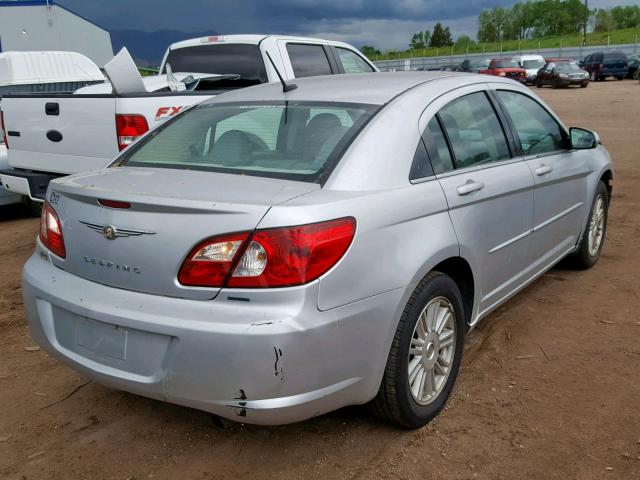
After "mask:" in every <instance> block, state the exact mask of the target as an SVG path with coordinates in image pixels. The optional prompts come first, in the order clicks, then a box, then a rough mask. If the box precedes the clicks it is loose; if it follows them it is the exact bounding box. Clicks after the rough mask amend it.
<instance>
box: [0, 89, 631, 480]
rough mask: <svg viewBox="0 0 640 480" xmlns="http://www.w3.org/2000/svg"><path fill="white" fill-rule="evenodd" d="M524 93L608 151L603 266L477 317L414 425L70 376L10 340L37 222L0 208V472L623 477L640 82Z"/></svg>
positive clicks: (555, 278)
mask: <svg viewBox="0 0 640 480" xmlns="http://www.w3.org/2000/svg"><path fill="white" fill-rule="evenodd" d="M538 92H539V93H540V94H541V95H542V96H543V98H545V99H546V100H547V101H548V102H549V103H550V105H551V106H552V108H554V109H555V111H556V112H557V113H558V114H559V115H560V116H561V117H562V118H563V119H564V120H565V122H566V123H567V124H568V125H580V126H583V127H587V128H591V129H594V130H596V131H598V132H599V133H600V135H601V137H602V140H603V142H604V144H605V146H606V147H607V148H608V149H609V151H610V152H611V154H612V156H613V159H614V161H615V164H616V173H615V178H614V198H613V204H612V207H611V211H610V218H609V230H608V232H607V240H606V244H605V247H604V252H603V255H602V258H601V260H600V262H599V263H598V264H597V265H596V267H595V268H593V269H592V270H590V271H586V272H576V271H568V270H563V269H562V268H556V269H554V270H552V271H551V272H549V273H547V274H546V275H544V277H542V278H541V279H540V280H538V281H537V282H536V283H535V284H533V285H532V286H531V287H530V288H528V289H527V290H526V291H524V292H523V293H521V294H520V295H518V296H517V297H516V298H514V299H513V300H512V301H510V302H508V303H507V304H506V305H505V306H503V307H502V308H500V309H499V310H498V311H496V312H495V313H494V314H493V315H492V316H491V317H490V318H488V319H486V320H485V321H483V322H482V323H481V324H480V325H479V326H478V328H477V329H476V330H474V331H473V332H472V333H471V334H470V336H469V340H468V345H467V349H466V352H465V355H464V359H463V368H462V370H461V374H460V377H459V378H458V383H457V386H456V388H455V390H454V395H453V396H452V398H451V401H450V402H449V404H448V407H447V408H446V410H445V411H444V412H443V413H442V414H441V415H440V416H439V417H438V418H437V419H435V420H434V421H433V422H432V423H431V424H429V425H428V426H426V427H425V428H423V429H421V430H417V431H404V430H398V429H396V428H393V427H390V426H388V425H386V424H384V423H381V422H379V421H377V420H375V419H374V418H372V417H371V416H370V415H369V414H368V413H367V411H366V410H365V409H363V408H347V409H343V410H340V411H338V412H334V413H331V414H328V415H324V416H322V417H319V418H315V419H313V420H309V421H307V422H303V423H299V424H296V425H289V426H285V427H275V428H262V427H253V426H246V425H240V424H232V425H231V426H229V427H228V428H226V429H221V428H218V427H216V426H214V424H213V422H212V419H211V417H210V416H209V415H208V414H206V413H203V412H199V411H196V410H191V409H188V408H183V407H178V406H174V405H169V404H165V403H162V402H157V401H153V400H148V399H145V398H141V397H137V396H135V395H131V394H126V393H121V392H117V391H114V390H110V389H107V388H104V387H102V386H100V385H98V384H96V383H95V382H90V383H88V384H86V385H84V384H85V383H86V381H87V379H85V378H82V377H81V376H80V375H79V374H77V373H75V372H74V371H72V370H70V369H69V368H67V367H65V366H63V365H61V364H60V363H58V362H57V361H54V360H53V359H51V358H50V357H49V356H48V355H47V354H46V353H44V352H43V351H29V350H26V348H28V347H31V346H33V345H34V344H33V341H32V340H31V339H30V337H29V334H28V332H27V327H26V322H25V318H24V312H23V308H22V305H21V299H20V298H21V297H20V293H21V292H20V269H21V267H22V265H23V263H24V261H25V260H26V258H27V257H28V256H29V255H30V254H31V252H32V250H33V243H34V238H35V235H36V231H37V226H38V223H37V220H32V219H26V218H21V217H20V216H19V215H18V214H17V213H14V212H13V211H12V209H7V208H5V209H2V210H0V265H2V270H1V271H2V274H1V275H0V478H1V479H7V480H10V479H85V478H87V479H88V478H91V479H134V478H135V479H147V478H160V479H177V478H180V479H192V478H193V479H222V478H245V477H247V478H249V477H251V478H259V479H261V480H265V479H271V478H278V479H289V478H311V477H314V478H325V479H329V478H349V479H367V478H388V479H409V478H421V479H431V478H434V479H435V478H439V479H440V478H445V479H472V478H473V479H475V478H478V479H502V478H505V479H507V478H508V479H511V478H545V479H547V478H549V479H553V478H558V479H563V480H568V479H601V478H616V479H632V478H640V317H639V316H638V313H637V312H638V311H640V289H639V288H638V284H639V282H640V249H638V238H639V237H640V208H638V206H639V205H640V157H639V152H640V148H639V146H638V145H639V143H638V142H639V139H640V117H639V114H640V85H638V83H637V82H632V81H624V82H617V81H607V82H605V83H594V84H591V85H590V86H589V88H587V89H586V90H584V89H571V90H551V89H544V90H542V91H540V90H538ZM83 385H84V386H83ZM80 386H82V387H81V388H80V389H79V390H78V391H76V392H75V393H73V394H72V395H71V396H70V397H69V398H67V399H66V400H64V401H62V402H60V403H57V404H55V405H52V406H49V407H47V405H49V404H52V403H53V402H57V401H59V400H61V399H64V398H65V397H66V396H67V395H69V394H71V393H72V392H74V390H75V389H77V388H78V387H80Z"/></svg>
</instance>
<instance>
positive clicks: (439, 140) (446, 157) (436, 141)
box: [423, 117, 453, 174]
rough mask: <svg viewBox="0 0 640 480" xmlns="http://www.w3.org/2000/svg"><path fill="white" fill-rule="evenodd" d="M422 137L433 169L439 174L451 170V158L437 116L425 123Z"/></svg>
mask: <svg viewBox="0 0 640 480" xmlns="http://www.w3.org/2000/svg"><path fill="white" fill-rule="evenodd" d="M423 137H424V140H425V143H426V144H427V147H428V149H429V157H430V159H431V164H432V165H433V171H434V172H435V173H436V174H440V173H445V172H448V171H450V170H453V158H452V157H451V152H450V151H449V146H448V145H447V139H446V138H445V136H444V133H443V132H442V128H440V122H439V121H438V118H437V117H433V118H432V119H431V121H430V122H429V123H428V124H427V128H426V130H425V132H424V135H423Z"/></svg>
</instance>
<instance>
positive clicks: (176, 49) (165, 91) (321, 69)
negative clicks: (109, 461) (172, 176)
mask: <svg viewBox="0 0 640 480" xmlns="http://www.w3.org/2000/svg"><path fill="white" fill-rule="evenodd" d="M118 56H120V54H119V55H118ZM118 56H116V58H114V60H112V62H115V61H116V60H117V58H118ZM126 56H127V57H128V53H127V54H126ZM269 57H271V59H272V60H273V63H274V64H275V66H276V67H277V69H278V71H279V72H280V73H281V74H282V76H283V77H284V79H285V80H290V79H294V78H298V77H306V76H316V75H330V74H340V73H358V72H373V71H377V69H376V67H375V66H374V65H373V64H372V63H371V62H370V61H369V60H368V59H367V58H366V57H365V56H364V55H362V54H361V53H360V52H359V51H358V50H356V49H355V48H353V47H352V46H350V45H347V44H344V43H340V42H332V41H327V40H319V39H314V38H301V37H285V36H275V35H228V36H210V37H203V38H196V39H192V40H185V41H183V42H178V43H174V44H172V45H171V46H169V48H168V49H167V52H166V53H165V55H164V58H163V60H162V65H161V67H160V75H157V76H153V77H145V78H140V77H139V75H138V74H137V71H136V72H135V76H137V78H135V77H132V75H131V72H130V71H129V72H127V75H128V78H124V79H123V78H122V77H123V75H121V73H122V70H118V69H112V70H113V73H112V74H110V71H109V68H106V71H107V75H108V76H109V78H110V80H111V83H106V84H103V85H93V86H89V87H85V88H81V89H79V90H77V91H76V92H74V93H73V94H23V93H17V94H9V95H7V96H5V97H3V99H2V116H3V121H4V130H5V135H6V143H7V147H8V158H9V169H5V170H2V171H0V180H1V181H2V184H3V185H4V188H6V189H7V190H9V191H12V192H15V193H19V194H20V195H24V196H25V197H27V198H28V199H30V200H31V201H32V202H42V201H43V200H44V195H45V194H46V190H47V186H48V185H49V181H50V180H52V179H54V178H57V177H61V176H64V175H69V174H73V173H77V172H81V171H85V170H91V169H94V168H102V167H104V166H105V165H108V164H109V163H110V162H111V161H112V160H113V158H115V157H116V156H117V154H118V152H119V151H120V150H122V149H124V148H126V147H127V146H128V145H129V144H131V143H132V142H134V141H135V140H136V139H137V138H138V137H139V136H141V135H143V134H144V133H146V132H147V131H148V130H149V129H152V128H153V127H155V126H156V125H158V124H160V123H161V122H163V121H164V120H166V119H168V118H170V117H171V116H173V115H175V114H176V113H178V112H180V111H181V110H183V109H185V108H188V107H190V106H192V105H195V104H196V103H199V102H201V101H203V100H205V99H206V98H209V97H210V96H211V95H216V94H219V93H223V92H225V91H228V90H230V89H236V88H242V87H246V86H250V85H255V84H259V83H265V82H273V81H278V76H277V72H276V71H275V69H274V67H273V65H272V63H271V61H270V60H269ZM110 63H111V62H110ZM206 74H208V75H206ZM125 76H126V75H125ZM116 77H118V78H116ZM176 82H177V83H178V84H179V87H180V88H177V87H176ZM132 85H133V87H132ZM123 92H126V93H123ZM34 206H35V207H37V204H34Z"/></svg>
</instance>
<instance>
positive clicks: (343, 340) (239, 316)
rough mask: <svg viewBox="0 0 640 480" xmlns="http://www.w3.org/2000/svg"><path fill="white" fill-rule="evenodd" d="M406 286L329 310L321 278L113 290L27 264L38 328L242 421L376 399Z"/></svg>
mask: <svg viewBox="0 0 640 480" xmlns="http://www.w3.org/2000/svg"><path fill="white" fill-rule="evenodd" d="M405 290H406V289H400V290H394V291H391V292H387V293H384V294H380V295H377V296H374V297H371V298H369V299H366V300H362V301H359V302H355V303H352V304H349V305H346V306H343V307H339V308H335V309H332V310H328V311H324V312H322V311H319V310H318V308H317V294H318V284H317V283H313V284H310V285H308V286H305V287H299V288H292V289H280V290H278V291H271V292H270V293H271V294H269V292H261V293H260V294H258V295H255V292H246V294H245V293H242V292H233V296H234V297H243V298H245V297H246V298H250V301H235V300H230V299H229V297H228V295H227V294H225V292H224V290H223V291H222V292H221V294H220V295H218V297H217V298H216V299H215V300H211V301H199V300H185V299H175V298H167V297H160V296H155V295H148V294H141V293H136V292H130V291H126V290H120V289H116V288H112V287H107V286H104V285H100V284H97V283H95V282H91V281H88V280H84V279H82V278H79V277H76V276H74V275H71V274H69V273H66V272H64V271H63V270H60V269H58V268H57V267H55V266H53V265H52V264H51V263H50V261H49V258H48V254H47V253H46V252H44V251H42V250H40V248H39V247H38V248H37V249H36V252H35V253H34V255H33V256H32V257H31V258H30V259H29V260H28V262H27V263H26V265H25V268H24V271H23V297H24V305H25V308H26V312H27V319H28V323H29V328H30V331H31V335H32V337H33V339H34V340H35V341H36V342H37V343H38V344H40V345H41V346H42V347H43V348H44V349H46V350H47V351H48V352H50V353H51V354H52V355H53V356H55V357H57V358H59V359H60V360H62V361H63V362H65V363H67V364H68V365H70V366H71V367H72V368H74V369H76V370H79V371H81V372H83V373H84V374H86V375H88V376H90V377H92V378H95V379H96V380H97V381H99V382H100V383H103V384H105V385H107V386H111V387H113V388H116V389H121V390H125V391H129V392H132V393H136V394H139V395H143V396H147V397H151V398H156V399H159V400H164V401H168V402H172V403H176V404H181V405H186V406H190V407H194V408H198V409H201V410H205V411H209V412H212V413H215V414H217V415H220V416H223V417H226V418H229V419H232V420H237V421H241V422H246V423H256V424H271V425H273V424H283V423H291V422H295V421H299V420H304V419H307V418H310V417H313V416H316V415H319V414H322V413H325V412H328V411H331V410H335V409H337V408H339V407H342V406H346V405H351V404H363V403H366V402H367V401H369V400H370V399H372V398H373V397H374V396H375V394H376V392H377V390H378V388H379V384H380V380H381V378H382V373H383V370H384V366H385V363H386V359H387V354H388V349H389V345H390V342H391V339H392V337H393V332H394V330H395V327H396V321H397V320H396V315H397V314H398V312H399V309H400V305H404V303H403V302H404V301H405Z"/></svg>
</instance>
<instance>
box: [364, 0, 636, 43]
mask: <svg viewBox="0 0 640 480" xmlns="http://www.w3.org/2000/svg"><path fill="white" fill-rule="evenodd" d="M585 22H586V25H587V29H588V31H594V32H608V31H611V30H616V29H622V28H640V5H630V6H618V7H613V8H609V9H595V10H589V9H587V8H586V7H585V5H584V1H583V0H530V1H527V2H518V3H516V4H515V5H514V6H513V7H511V8H504V7H494V8H491V9H487V10H483V11H482V12H481V13H480V15H479V16H478V33H477V39H478V42H480V43H492V42H502V41H506V40H528V39H535V38H543V37H549V36H562V35H569V34H576V33H580V32H582V31H583V28H584V26H585ZM474 43H475V41H474V40H473V39H471V38H470V37H468V36H466V35H462V36H460V37H458V38H457V39H456V41H455V42H454V40H453V37H452V34H451V31H450V29H449V27H448V26H445V25H442V24H441V23H440V22H438V23H436V24H435V26H434V28H433V32H432V31H430V30H425V31H423V32H416V33H414V34H413V35H412V37H411V40H410V42H409V48H411V49H413V50H420V49H424V48H428V47H431V48H443V47H451V46H453V45H473V44H474ZM365 49H366V50H367V51H366V52H365V51H364V50H365ZM363 52H364V53H365V54H376V53H377V54H379V53H380V52H379V51H378V50H376V49H375V48H373V47H370V46H365V47H363ZM367 52H368V53H367Z"/></svg>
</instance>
